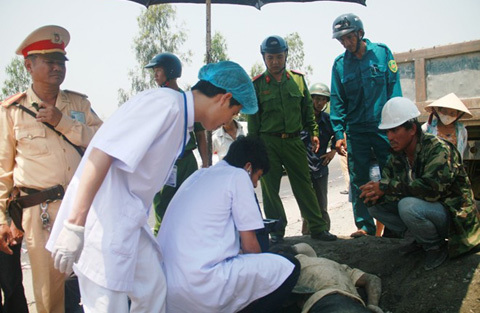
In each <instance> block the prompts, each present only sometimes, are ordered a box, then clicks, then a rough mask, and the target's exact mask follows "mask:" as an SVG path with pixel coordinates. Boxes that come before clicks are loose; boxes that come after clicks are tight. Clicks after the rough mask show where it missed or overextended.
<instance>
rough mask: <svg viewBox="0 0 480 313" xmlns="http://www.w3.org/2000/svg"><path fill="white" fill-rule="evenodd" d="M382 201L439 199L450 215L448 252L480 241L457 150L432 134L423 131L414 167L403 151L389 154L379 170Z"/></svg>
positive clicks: (460, 250) (476, 216)
mask: <svg viewBox="0 0 480 313" xmlns="http://www.w3.org/2000/svg"><path fill="white" fill-rule="evenodd" d="M380 189H381V190H383V191H384V192H385V195H384V196H383V199H382V201H384V202H395V201H399V200H400V199H402V198H404V197H416V198H419V199H422V200H425V201H429V202H437V201H438V202H440V203H441V204H442V205H443V206H444V207H445V208H447V209H448V211H449V212H450V216H451V222H450V229H449V242H448V246H449V253H450V256H452V257H453V256H457V255H459V254H462V253H465V252H467V251H469V250H470V249H472V248H473V247H475V246H476V245H478V244H480V214H479V211H478V208H476V205H475V199H474V196H473V191H472V188H471V185H470V180H469V179H468V176H467V173H466V171H465V168H464V167H463V164H462V161H461V157H460V154H459V152H458V150H457V149H456V148H455V147H454V146H453V145H452V144H451V143H449V142H447V141H445V140H442V139H440V138H438V137H436V136H434V135H431V134H422V135H421V138H420V140H419V141H418V143H417V146H416V149H415V158H414V162H413V166H412V167H410V165H409V163H408V161H407V158H406V156H405V154H404V153H403V152H402V153H392V155H391V156H390V158H389V159H388V161H387V164H386V165H385V168H384V169H383V171H382V180H381V181H380Z"/></svg>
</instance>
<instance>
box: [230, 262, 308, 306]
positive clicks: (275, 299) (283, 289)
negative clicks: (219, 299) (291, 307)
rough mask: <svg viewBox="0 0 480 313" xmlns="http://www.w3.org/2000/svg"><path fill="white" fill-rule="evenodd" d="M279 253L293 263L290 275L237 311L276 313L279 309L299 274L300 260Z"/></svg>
mask: <svg viewBox="0 0 480 313" xmlns="http://www.w3.org/2000/svg"><path fill="white" fill-rule="evenodd" d="M279 255H281V256H283V257H284V258H286V259H288V260H289V261H290V262H292V263H293V265H295V267H294V268H293V271H292V273H291V274H290V276H288V277H287V279H285V281H284V282H283V284H281V285H280V287H278V288H277V289H276V290H275V291H274V292H272V293H270V294H268V295H266V296H264V297H263V298H260V299H257V300H255V301H254V302H252V303H250V304H249V305H248V306H247V307H246V308H244V309H243V310H241V311H240V312H239V313H276V312H280V311H281V308H282V306H283V304H284V303H285V302H286V301H287V300H288V297H289V296H290V293H291V292H292V289H293V287H295V284H296V283H297V280H298V277H299V276H300V262H299V261H298V260H297V259H296V258H295V257H294V256H293V255H291V254H279Z"/></svg>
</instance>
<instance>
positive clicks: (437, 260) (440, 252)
mask: <svg viewBox="0 0 480 313" xmlns="http://www.w3.org/2000/svg"><path fill="white" fill-rule="evenodd" d="M426 254H427V256H426V257H425V265H424V266H423V268H424V269H425V270H426V271H429V270H433V269H434V268H437V267H439V266H440V265H442V263H443V262H445V260H446V259H447V257H448V250H447V246H446V245H443V246H441V247H440V248H437V249H432V250H427V251H426Z"/></svg>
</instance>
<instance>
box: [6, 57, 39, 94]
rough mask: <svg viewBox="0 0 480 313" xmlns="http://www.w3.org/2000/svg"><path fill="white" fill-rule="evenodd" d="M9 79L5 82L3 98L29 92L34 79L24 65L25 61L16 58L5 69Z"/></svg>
mask: <svg viewBox="0 0 480 313" xmlns="http://www.w3.org/2000/svg"><path fill="white" fill-rule="evenodd" d="M5 73H6V75H7V79H6V80H5V81H4V82H3V87H2V98H6V97H8V96H11V95H14V94H16V93H19V92H22V91H25V90H27V88H28V87H29V86H30V84H31V83H32V79H31V78H30V75H29V74H28V72H27V69H26V68H25V66H24V65H23V60H22V59H20V58H19V57H14V58H13V59H12V61H11V62H10V64H9V65H7V67H6V68H5Z"/></svg>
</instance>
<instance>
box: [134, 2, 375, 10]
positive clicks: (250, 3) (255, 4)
mask: <svg viewBox="0 0 480 313" xmlns="http://www.w3.org/2000/svg"><path fill="white" fill-rule="evenodd" d="M130 1H133V2H137V3H140V4H143V5H144V6H146V7H147V8H148V7H149V6H150V5H154V4H160V3H203V4H204V3H205V0H130ZM313 1H327V0H310V1H308V0H307V1H304V0H286V1H285V0H237V1H233V0H211V3H215V4H216V3H219V4H238V5H250V6H254V7H256V8H257V9H259V10H260V8H261V7H262V6H264V5H265V4H269V3H278V2H313ZM328 1H339V2H353V3H358V4H361V5H365V6H366V3H365V2H366V0H328Z"/></svg>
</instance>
